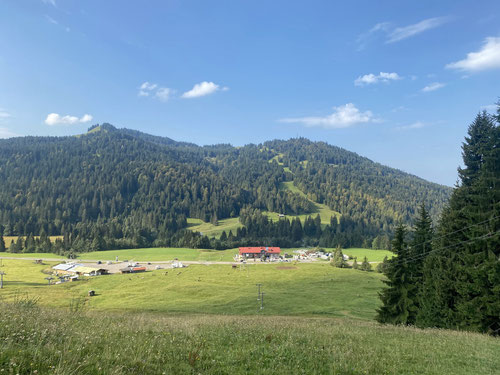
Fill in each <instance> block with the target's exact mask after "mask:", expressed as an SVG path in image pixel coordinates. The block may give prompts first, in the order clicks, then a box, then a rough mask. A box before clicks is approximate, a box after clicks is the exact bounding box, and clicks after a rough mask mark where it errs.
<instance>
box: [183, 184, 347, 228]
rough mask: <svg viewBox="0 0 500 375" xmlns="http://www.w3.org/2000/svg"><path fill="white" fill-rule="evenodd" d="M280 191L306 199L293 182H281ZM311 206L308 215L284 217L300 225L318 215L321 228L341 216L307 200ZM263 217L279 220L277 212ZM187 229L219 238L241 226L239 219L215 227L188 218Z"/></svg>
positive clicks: (266, 212)
mask: <svg viewBox="0 0 500 375" xmlns="http://www.w3.org/2000/svg"><path fill="white" fill-rule="evenodd" d="M280 189H281V190H287V191H290V192H292V193H295V194H300V195H301V196H303V197H305V198H307V196H306V195H305V194H304V193H303V192H302V191H301V190H300V189H299V188H298V187H296V186H295V185H294V184H293V181H287V182H283V183H282V184H281V186H280ZM307 199H308V200H309V201H310V202H311V203H312V204H313V205H314V210H313V212H311V213H309V214H304V215H286V217H287V218H288V219H289V220H293V219H295V218H296V217H298V218H299V219H300V220H301V221H302V223H304V222H305V220H306V219H307V217H309V216H311V217H313V218H314V217H316V215H318V214H319V216H320V218H321V224H322V225H323V226H325V225H327V224H330V218H331V217H332V216H335V217H336V218H337V219H338V218H340V216H341V214H340V213H338V212H336V211H334V210H332V209H330V208H329V207H328V206H327V205H325V204H321V203H317V202H314V201H312V200H311V199H309V198H307ZM262 213H263V214H264V215H266V216H267V217H268V218H269V219H271V220H272V221H278V220H279V219H280V217H279V215H280V213H279V212H271V211H262ZM187 222H188V229H190V230H192V231H193V232H201V233H202V234H204V235H206V236H209V237H216V238H219V237H220V235H221V234H222V232H223V231H226V234H227V233H229V231H230V230H232V231H233V234H236V230H237V229H238V228H241V227H242V226H243V225H242V224H241V223H240V221H239V217H234V218H228V219H222V220H219V221H218V223H217V225H214V224H212V223H205V222H204V221H202V220H200V219H196V218H188V219H187Z"/></svg>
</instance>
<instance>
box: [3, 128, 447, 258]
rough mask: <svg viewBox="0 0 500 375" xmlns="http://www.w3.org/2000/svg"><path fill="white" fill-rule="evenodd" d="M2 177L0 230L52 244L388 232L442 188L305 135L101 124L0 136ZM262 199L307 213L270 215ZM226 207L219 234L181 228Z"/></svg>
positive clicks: (302, 240)
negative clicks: (196, 139) (209, 134)
mask: <svg viewBox="0 0 500 375" xmlns="http://www.w3.org/2000/svg"><path fill="white" fill-rule="evenodd" d="M0 180H1V181H2V184H0V230H1V233H0V234H2V233H3V235H20V236H26V237H28V236H37V235H43V236H50V235H61V236H64V240H62V241H60V243H58V244H55V245H54V247H55V250H54V249H53V251H58V252H59V251H63V250H64V251H68V250H73V251H89V250H95V249H105V248H119V247H136V246H193V247H212V248H226V247H232V246H236V245H239V244H264V243H265V244H269V242H270V241H273V243H274V244H276V245H281V246H285V245H297V246H299V245H302V244H306V243H307V244H311V245H318V244H321V245H323V246H335V245H337V244H341V245H343V246H361V245H362V244H363V242H365V243H366V242H367V243H371V242H372V241H373V240H377V241H378V240H380V239H387V238H388V237H387V236H388V235H390V234H391V233H392V232H393V230H394V227H395V224H396V223H397V222H400V221H402V222H405V223H409V222H410V221H411V218H412V217H413V216H414V214H415V212H416V208H417V207H418V205H419V204H420V203H422V202H425V204H426V205H427V207H429V210H430V213H431V216H432V217H434V218H437V217H438V214H439V213H440V212H441V210H442V209H443V207H444V204H445V202H446V201H447V199H448V198H449V194H450V193H451V189H450V188H447V187H444V186H441V185H437V184H433V183H430V182H427V181H425V180H422V179H420V178H418V177H415V176H412V175H409V174H407V173H404V172H402V171H399V170H395V169H392V168H389V167H385V166H382V165H380V164H377V163H374V162H372V161H370V160H368V159H366V158H363V157H361V156H359V155H357V154H355V153H352V152H349V151H346V150H343V149H341V148H338V147H335V146H331V145H328V144H326V143H322V142H311V141H309V140H307V139H303V138H299V139H291V140H289V141H270V142H266V143H264V144H260V145H253V144H250V145H247V146H244V147H233V146H231V145H226V144H220V145H214V146H204V147H200V146H197V145H194V144H191V143H185V142H176V141H174V140H172V139H169V138H165V137H157V136H152V135H149V134H145V133H142V132H139V131H135V130H129V129H117V128H115V127H114V126H112V125H110V124H102V125H95V126H93V127H91V128H90V129H89V131H88V133H86V134H82V135H78V136H70V137H20V138H11V139H7V140H0ZM285 182H289V183H290V182H291V183H293V185H294V186H295V187H296V188H297V189H298V190H299V191H300V192H302V193H303V194H299V193H298V192H297V191H293V190H290V189H286V188H284V183H285ZM315 202H317V203H322V204H325V205H327V206H328V207H330V208H331V209H332V210H334V211H336V212H338V213H340V214H341V219H340V221H337V219H336V218H333V219H332V220H331V222H330V225H327V226H325V225H323V226H322V227H321V225H319V224H317V219H316V212H315V204H314V203H315ZM262 211H269V212H277V213H283V214H287V215H299V214H302V215H303V214H306V215H307V214H310V215H311V217H310V218H309V219H308V220H306V221H305V222H302V223H301V222H300V220H298V219H297V220H294V219H293V218H292V219H284V220H283V221H282V220H280V222H278V223H276V222H275V223H273V222H271V221H269V220H267V219H266V218H264V217H263V215H261V212H262ZM230 217H240V221H241V223H242V224H243V225H244V227H243V228H241V229H240V230H238V232H237V233H236V232H235V233H232V232H231V233H223V237H222V238H221V239H209V238H205V237H204V236H201V235H200V234H197V233H192V232H190V231H188V230H186V227H187V219H188V218H198V219H201V220H203V221H205V222H211V223H214V224H217V223H218V221H219V220H221V219H224V218H230ZM281 221H282V222H281ZM311 223H313V224H314V225H315V229H314V230H313V229H311V227H312V224H311ZM299 225H300V228H299ZM299 232H300V234H299ZM35 244H36V240H35ZM10 245H11V244H7V245H6V247H7V248H9V247H11V246H10ZM14 245H15V244H14ZM40 246H41V245H40ZM44 246H45V249H44V250H45V251H47V250H49V249H47V248H46V247H48V246H49V243H46V244H45V245H44ZM20 248H22V249H26V246H17V247H16V246H14V247H12V250H14V251H15V250H16V249H17V250H19V249H20ZM36 248H37V249H38V247H36Z"/></svg>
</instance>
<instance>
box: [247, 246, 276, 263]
mask: <svg viewBox="0 0 500 375" xmlns="http://www.w3.org/2000/svg"><path fill="white" fill-rule="evenodd" d="M280 253H281V249H280V248H279V247H266V246H259V247H240V258H243V259H248V258H252V259H255V258H259V259H267V258H269V259H271V260H274V259H279V257H280Z"/></svg>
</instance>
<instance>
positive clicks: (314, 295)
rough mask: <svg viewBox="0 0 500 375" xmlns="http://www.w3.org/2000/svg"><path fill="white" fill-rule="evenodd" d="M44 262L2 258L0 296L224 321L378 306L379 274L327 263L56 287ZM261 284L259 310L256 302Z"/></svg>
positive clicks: (364, 312) (214, 268)
mask: <svg viewBox="0 0 500 375" xmlns="http://www.w3.org/2000/svg"><path fill="white" fill-rule="evenodd" d="M53 264H56V263H55V262H54V263H52V262H49V263H47V264H45V265H38V264H35V263H34V262H32V261H27V260H9V259H5V260H3V265H4V266H3V270H4V272H5V273H6V276H5V282H4V286H5V288H4V289H3V290H2V292H1V296H2V297H3V299H4V300H6V301H13V300H15V298H16V296H19V293H22V294H26V295H29V296H36V297H37V298H39V301H40V303H41V304H42V305H47V306H54V307H67V306H69V305H70V304H71V302H72V301H73V300H74V299H78V298H84V297H85V296H86V294H87V292H88V290H95V291H96V293H97V296H96V297H93V298H90V299H87V303H88V305H89V307H90V308H92V309H99V310H123V311H156V312H168V313H193V314H196V313H210V314H230V315H254V314H261V315H305V316H337V317H350V318H352V319H362V320H370V319H372V318H373V317H374V314H375V309H376V308H377V306H378V304H379V300H378V297H377V292H378V291H379V290H380V288H381V286H382V282H381V278H382V275H381V274H378V273H375V272H370V273H366V272H362V271H356V270H351V269H338V268H334V267H332V266H330V264H328V263H323V262H322V263H315V264H304V263H302V264H294V263H285V264H283V263H280V264H255V265H254V264H250V265H246V266H238V267H237V268H232V266H231V265H229V264H217V265H208V266H207V265H197V264H196V265H190V266H189V267H188V268H183V269H162V270H155V271H152V272H145V273H138V274H124V275H122V274H116V275H106V276H98V277H89V278H85V279H84V280H81V281H78V282H72V283H64V284H59V285H48V281H47V280H46V279H45V278H46V277H47V276H48V275H47V273H48V272H50V267H51V266H52V265H53ZM258 283H260V284H262V291H263V292H264V293H265V294H264V309H263V310H262V311H261V310H260V304H259V301H257V294H258V293H257V287H256V284H258Z"/></svg>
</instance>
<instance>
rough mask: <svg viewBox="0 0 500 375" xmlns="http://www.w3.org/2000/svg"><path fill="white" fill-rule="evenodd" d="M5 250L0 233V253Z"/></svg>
mask: <svg viewBox="0 0 500 375" xmlns="http://www.w3.org/2000/svg"><path fill="white" fill-rule="evenodd" d="M4 251H5V241H4V240H3V235H2V234H0V253H3V252H4Z"/></svg>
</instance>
